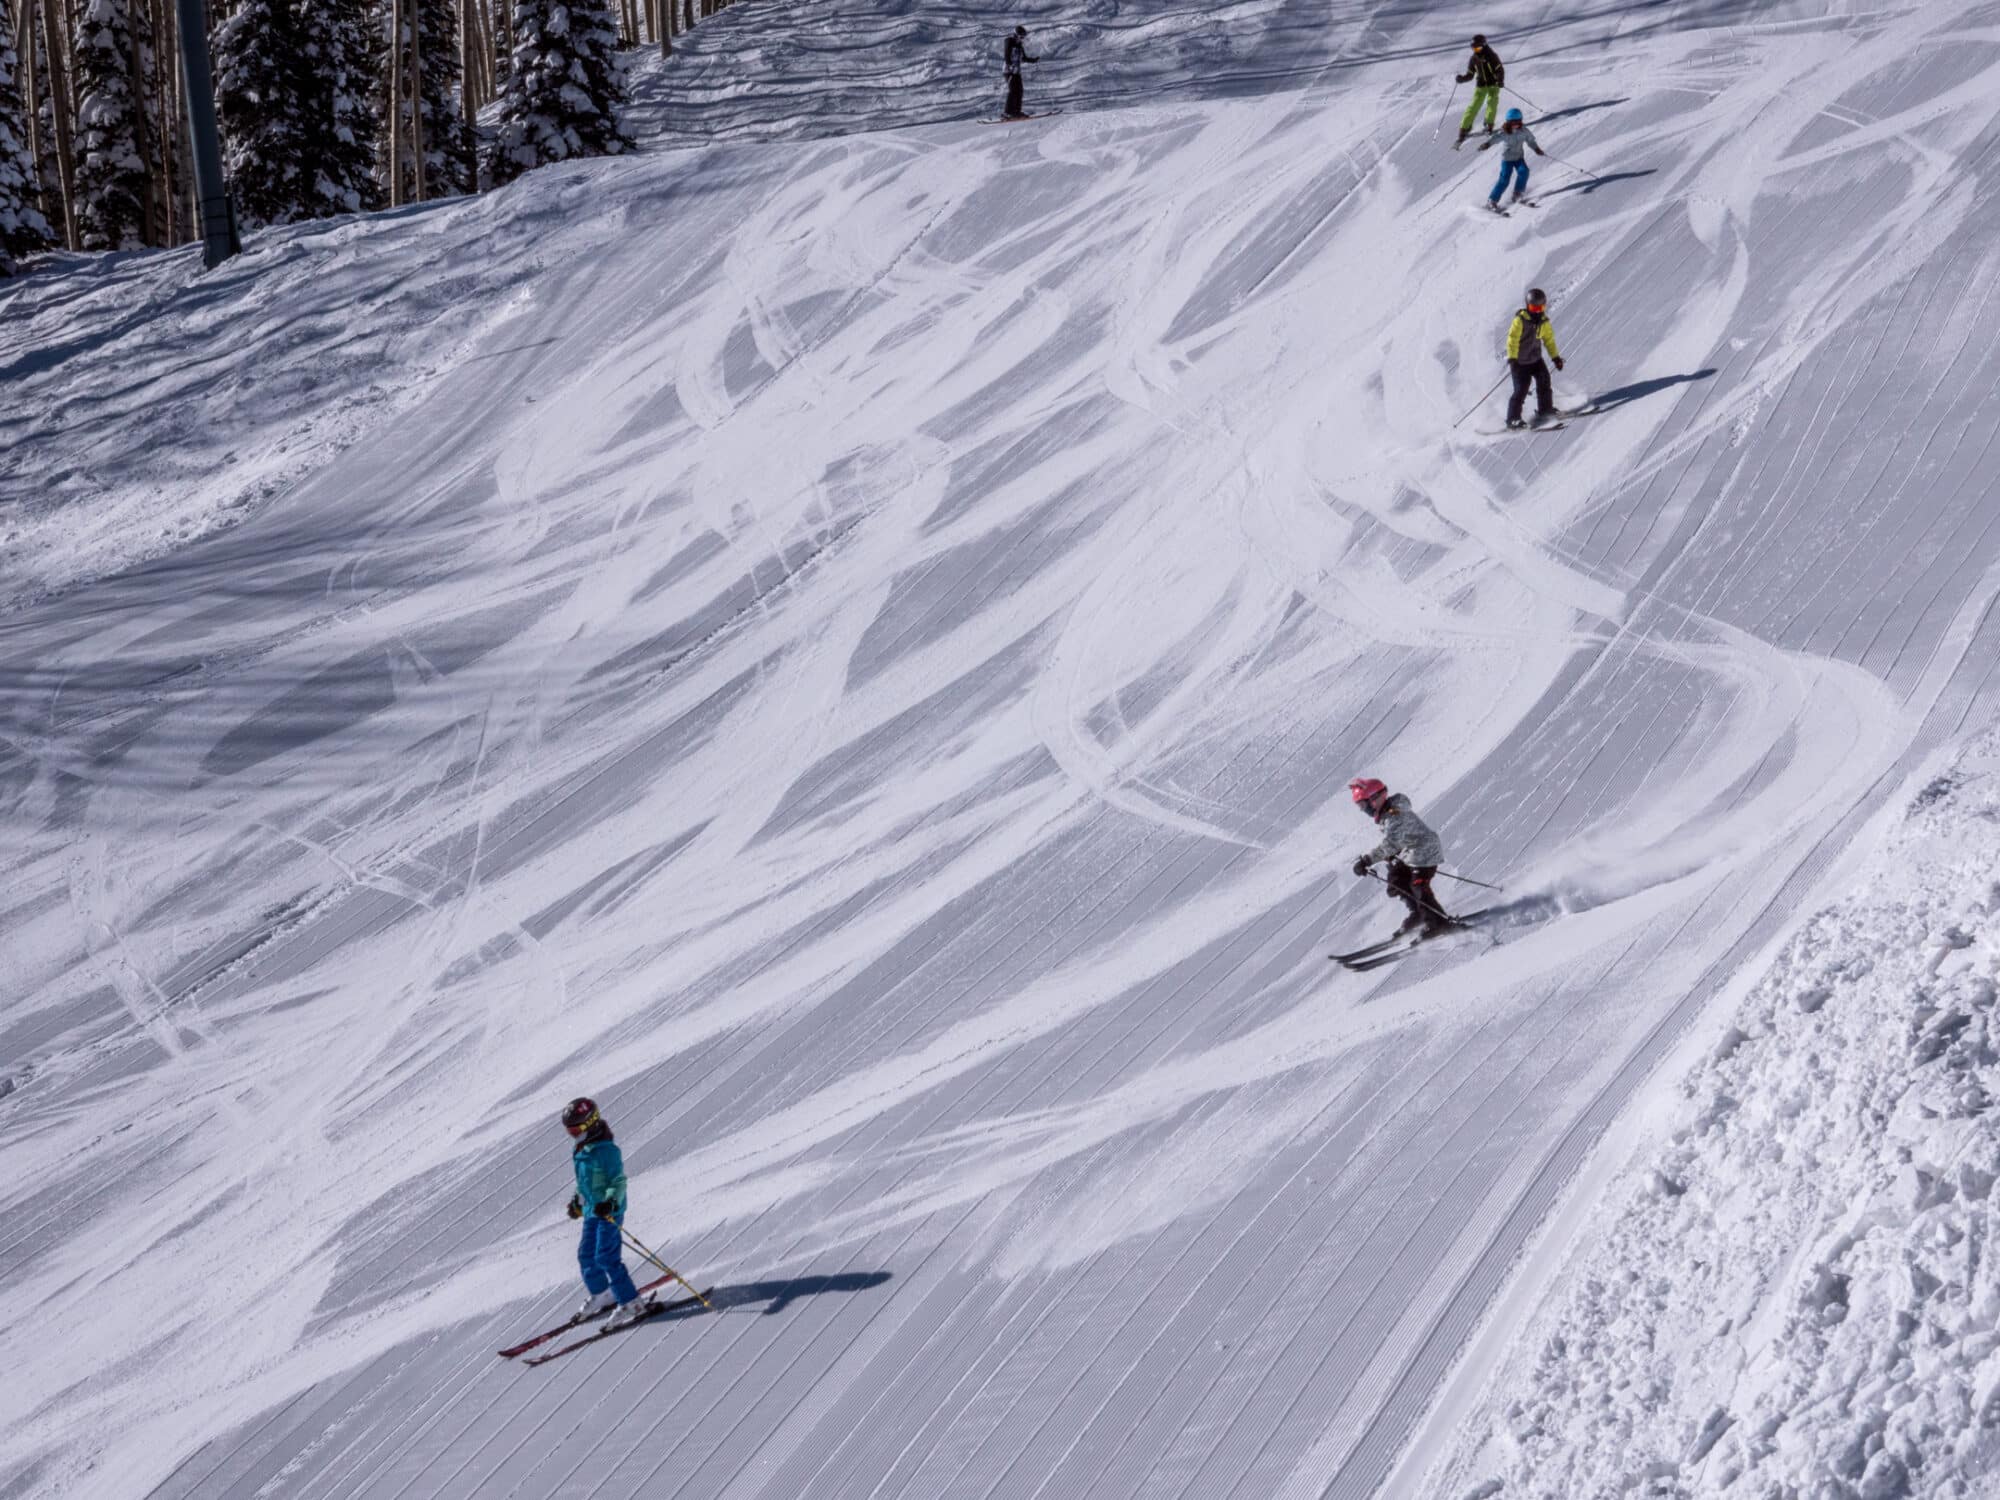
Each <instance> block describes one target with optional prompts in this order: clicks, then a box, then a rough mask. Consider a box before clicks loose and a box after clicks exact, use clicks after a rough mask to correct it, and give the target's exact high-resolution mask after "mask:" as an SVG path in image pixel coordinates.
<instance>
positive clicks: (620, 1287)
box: [576, 1214, 639, 1306]
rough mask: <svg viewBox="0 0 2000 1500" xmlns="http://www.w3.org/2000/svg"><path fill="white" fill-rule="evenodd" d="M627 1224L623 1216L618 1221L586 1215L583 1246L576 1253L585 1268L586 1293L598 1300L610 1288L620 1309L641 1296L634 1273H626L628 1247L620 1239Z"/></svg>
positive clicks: (584, 1283) (584, 1285)
mask: <svg viewBox="0 0 2000 1500" xmlns="http://www.w3.org/2000/svg"><path fill="white" fill-rule="evenodd" d="M624 1222H625V1215H623V1214H620V1215H619V1216H618V1217H617V1218H615V1219H600V1218H597V1217H596V1216H595V1215H590V1214H586V1215H585V1216H584V1220H583V1243H582V1244H581V1245H578V1246H577V1249H576V1262H577V1264H578V1265H579V1266H581V1267H582V1268H583V1289H584V1290H585V1291H586V1292H589V1293H590V1295H591V1296H593V1297H595V1296H596V1295H597V1294H598V1293H599V1292H601V1291H603V1290H604V1289H605V1288H606V1287H609V1288H611V1295H612V1296H614V1297H616V1298H617V1299H618V1302H619V1305H620V1306H623V1305H624V1304H625V1303H627V1302H630V1301H631V1300H632V1299H633V1298H634V1297H636V1296H638V1295H639V1289H638V1288H637V1287H635V1286H633V1285H632V1273H631V1272H630V1271H627V1270H626V1269H625V1247H624V1245H623V1243H622V1242H621V1241H620V1239H619V1237H618V1226H619V1225H620V1224H623V1223H624Z"/></svg>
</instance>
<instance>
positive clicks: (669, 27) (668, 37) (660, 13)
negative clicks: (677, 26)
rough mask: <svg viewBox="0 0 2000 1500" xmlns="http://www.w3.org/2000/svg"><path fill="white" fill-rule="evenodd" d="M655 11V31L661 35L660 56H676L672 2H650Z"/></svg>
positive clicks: (651, 0)
mask: <svg viewBox="0 0 2000 1500" xmlns="http://www.w3.org/2000/svg"><path fill="white" fill-rule="evenodd" d="M648 3H649V4H650V5H651V6H652V9H653V29H654V31H656V32H657V33H659V38H660V56H662V57H672V56H673V55H674V38H673V30H674V8H673V6H672V4H671V3H670V0H648Z"/></svg>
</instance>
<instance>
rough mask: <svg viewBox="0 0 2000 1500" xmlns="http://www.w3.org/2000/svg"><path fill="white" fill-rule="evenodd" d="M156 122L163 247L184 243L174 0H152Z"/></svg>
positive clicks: (177, 25) (177, 21)
mask: <svg viewBox="0 0 2000 1500" xmlns="http://www.w3.org/2000/svg"><path fill="white" fill-rule="evenodd" d="M153 35H154V36H155V37H157V38H158V39H159V40H158V45H157V46H155V47H154V49H153V58H154V61H153V79H154V83H155V88H154V96H153V97H154V100H155V106H154V108H155V111H156V113H155V116H154V117H155V119H157V120H158V122H159V142H160V219H161V230H162V233H163V238H162V239H161V241H160V243H161V244H163V245H178V244H180V243H181V234H182V225H181V219H180V202H179V198H180V195H179V193H178V192H177V191H176V187H177V184H178V183H179V182H180V144H181V123H180V121H181V112H180V109H179V108H178V106H179V104H180V98H181V67H180V56H181V47H180V19H179V17H178V16H177V15H176V14H175V11H174V6H173V4H172V3H171V0H153Z"/></svg>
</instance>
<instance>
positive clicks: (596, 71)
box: [484, 0, 631, 187]
mask: <svg viewBox="0 0 2000 1500" xmlns="http://www.w3.org/2000/svg"><path fill="white" fill-rule="evenodd" d="M617 45H618V28H617V26H616V24H615V23H614V22H613V20H612V16H611V7H610V5H609V4H607V3H606V0H514V56H513V61H512V64H511V66H510V67H509V68H508V71H507V81H506V83H505V84H503V85H502V86H501V89H500V103H499V122H498V128H497V129H496V130H495V131H494V133H493V137H492V139H491V140H489V141H488V142H487V145H486V157H485V162H484V167H485V175H486V176H487V177H488V178H489V179H490V180H491V181H492V183H493V184H494V186H496V187H497V186H499V185H500V184H501V183H503V182H511V181H513V179H514V178H516V177H519V176H520V175H521V174H522V173H523V172H526V171H528V170H529V169H530V168H532V167H539V166H541V165H542V164H543V163H544V162H551V161H566V160H568V159H569V158H571V157H576V156H609V155H613V154H615V153H617V152H619V151H623V150H624V149H625V148H626V147H627V146H629V145H630V144H631V142H630V141H629V140H628V139H627V138H626V136H625V133H624V131H623V129H621V127H620V126H619V123H618V111H619V110H620V109H621V108H622V107H623V106H624V103H625V84H624V79H623V76H622V75H621V73H620V71H619V63H618V58H617V55H616V52H615V50H614V49H615V48H616V47H617Z"/></svg>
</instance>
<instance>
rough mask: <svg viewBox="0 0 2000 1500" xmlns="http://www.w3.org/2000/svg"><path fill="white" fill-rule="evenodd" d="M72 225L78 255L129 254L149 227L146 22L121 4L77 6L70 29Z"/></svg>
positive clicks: (142, 13)
mask: <svg viewBox="0 0 2000 1500" xmlns="http://www.w3.org/2000/svg"><path fill="white" fill-rule="evenodd" d="M75 61H76V220H77V230H78V239H79V241H80V242H81V244H82V246H83V248H84V249H86V250H130V249H136V248H137V247H139V246H141V245H143V244H145V243H146V238H147V234H148V231H149V228H150V226H151V224H152V220H153V215H152V213H151V211H150V209H151V203H152V198H153V181H152V172H151V169H150V167H149V165H148V163H149V161H150V159H151V157H150V153H149V151H148V150H147V141H146V100H147V98H148V96H149V95H150V94H151V92H152V87H153V82H154V80H153V46H152V37H151V35H150V29H149V23H148V14H147V11H146V10H145V8H144V7H143V6H140V7H136V8H135V7H133V6H130V5H128V3H127V0H82V6H81V9H80V11H79V13H78V16H77V22H76V48H75Z"/></svg>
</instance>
